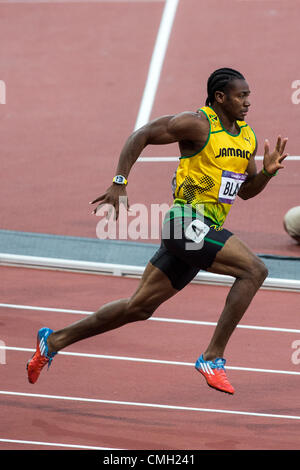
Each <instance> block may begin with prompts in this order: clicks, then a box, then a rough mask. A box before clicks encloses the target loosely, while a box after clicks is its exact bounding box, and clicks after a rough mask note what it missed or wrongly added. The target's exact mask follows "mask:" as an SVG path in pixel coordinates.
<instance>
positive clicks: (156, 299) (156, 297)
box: [48, 263, 178, 353]
mask: <svg viewBox="0 0 300 470" xmlns="http://www.w3.org/2000/svg"><path fill="white" fill-rule="evenodd" d="M177 292H178V291H177V290H176V289H174V288H173V287H172V285H171V282H170V281H169V279H168V277H167V276H166V275H165V274H164V273H163V272H162V271H160V269H158V268H156V267H155V266H152V264H150V263H148V265H147V267H146V269H145V272H144V274H143V277H142V279H141V282H140V285H139V287H138V289H137V291H136V292H135V293H134V294H133V296H132V297H130V298H126V299H120V300H117V301H114V302H110V303H108V304H105V305H103V306H102V307H101V308H100V309H99V310H98V311H97V312H95V313H94V314H92V315H90V316H88V317H86V318H84V319H83V320H80V321H78V322H76V323H73V324H72V325H70V326H67V327H66V328H63V329H62V330H58V331H55V332H53V333H52V334H51V336H50V337H49V339H48V347H49V352H50V353H51V352H57V351H60V350H61V349H63V348H65V347H66V346H69V345H70V344H73V343H76V342H78V341H81V340H83V339H86V338H89V337H91V336H95V335H99V334H101V333H104V332H106V331H110V330H113V329H115V328H119V327H121V326H123V325H126V324H127V323H131V322H135V321H141V320H147V319H148V318H149V317H150V316H151V315H152V314H153V313H154V311H155V310H156V309H157V308H158V307H159V305H160V304H162V303H163V302H165V301H166V300H167V299H169V298H170V297H172V296H173V295H175V294H176V293H177Z"/></svg>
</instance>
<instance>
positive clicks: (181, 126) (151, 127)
mask: <svg viewBox="0 0 300 470" xmlns="http://www.w3.org/2000/svg"><path fill="white" fill-rule="evenodd" d="M206 122H207V121H206ZM205 132H206V123H205V122H204V121H203V119H201V117H199V115H198V114H196V113H189V112H185V113H181V114H177V115H168V116H162V117H160V118H157V119H155V120H153V121H151V122H149V123H147V124H145V125H144V126H143V127H141V128H140V129H138V130H137V131H135V132H133V133H132V134H131V135H130V136H129V138H128V139H127V141H126V143H125V145H124V147H123V149H122V151H121V154H120V158H119V162H118V166H117V168H116V172H115V174H116V175H122V176H124V177H125V178H126V179H128V176H129V173H130V170H131V168H132V166H133V164H134V163H135V162H136V160H137V159H138V157H139V156H140V154H141V153H142V151H143V150H144V149H145V148H146V147H147V146H148V145H165V144H171V143H175V142H180V141H183V140H187V141H191V142H193V141H196V140H199V139H201V134H204V137H203V138H205ZM120 197H127V192H126V186H125V185H118V184H115V183H113V184H112V185H111V186H110V187H109V188H108V189H107V191H106V192H105V193H104V194H103V195H102V196H99V197H98V198H97V199H95V200H94V201H92V203H91V204H94V203H97V202H98V203H100V204H99V205H103V204H112V205H113V206H114V207H115V210H116V217H118V212H119V205H118V204H119V198H120ZM99 205H98V207H99ZM96 211H97V208H96V209H95V210H94V211H93V212H94V213H96Z"/></svg>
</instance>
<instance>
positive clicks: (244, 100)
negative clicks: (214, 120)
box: [222, 79, 250, 121]
mask: <svg viewBox="0 0 300 470" xmlns="http://www.w3.org/2000/svg"><path fill="white" fill-rule="evenodd" d="M249 95H250V90H249V86H248V83H247V82H246V81H245V80H240V79H236V80H233V81H232V82H231V83H230V84H229V86H228V90H227V92H226V93H224V94H223V99H222V108H223V109H224V111H225V112H226V114H227V115H228V117H230V118H231V119H234V120H238V121H244V120H245V117H246V115H247V112H248V110H249V107H250V101H249Z"/></svg>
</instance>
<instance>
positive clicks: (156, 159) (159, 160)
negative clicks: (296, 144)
mask: <svg viewBox="0 0 300 470" xmlns="http://www.w3.org/2000/svg"><path fill="white" fill-rule="evenodd" d="M263 159H264V157H263V156H262V155H258V156H256V157H255V160H258V161H261V160H263ZM286 160H290V161H294V162H296V161H299V160H300V156H299V155H295V156H290V157H287V158H286V159H285V161H286ZM137 162H142V163H143V162H144V163H163V162H166V163H168V162H169V163H170V162H177V163H179V156H178V157H139V158H138V159H137Z"/></svg>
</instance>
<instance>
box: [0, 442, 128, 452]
mask: <svg viewBox="0 0 300 470" xmlns="http://www.w3.org/2000/svg"><path fill="white" fill-rule="evenodd" d="M0 442H7V443H12V444H29V445H34V446H50V447H66V448H71V449H90V450H123V449H116V448H112V447H93V446H83V445H80V444H60V443H58V442H40V441H23V440H21V439H0Z"/></svg>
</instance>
